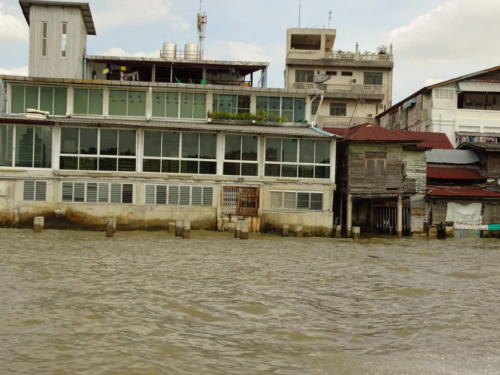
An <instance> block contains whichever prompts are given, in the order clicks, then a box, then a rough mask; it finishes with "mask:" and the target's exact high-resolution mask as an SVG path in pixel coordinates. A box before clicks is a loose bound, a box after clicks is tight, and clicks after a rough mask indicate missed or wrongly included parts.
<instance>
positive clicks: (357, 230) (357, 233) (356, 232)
mask: <svg viewBox="0 0 500 375" xmlns="http://www.w3.org/2000/svg"><path fill="white" fill-rule="evenodd" d="M360 235H361V228H360V227H352V238H353V239H355V240H358V239H359V236H360Z"/></svg>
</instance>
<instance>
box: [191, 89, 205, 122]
mask: <svg viewBox="0 0 500 375" xmlns="http://www.w3.org/2000/svg"><path fill="white" fill-rule="evenodd" d="M193 117H194V118H206V117H207V95H206V94H194V97H193Z"/></svg>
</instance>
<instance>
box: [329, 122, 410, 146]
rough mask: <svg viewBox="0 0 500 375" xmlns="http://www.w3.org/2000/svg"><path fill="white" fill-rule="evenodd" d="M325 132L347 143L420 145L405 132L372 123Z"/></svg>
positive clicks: (330, 129) (331, 129)
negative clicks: (339, 137) (337, 136)
mask: <svg viewBox="0 0 500 375" xmlns="http://www.w3.org/2000/svg"><path fill="white" fill-rule="evenodd" d="M324 130H325V131H327V132H330V133H332V134H337V135H339V136H341V137H344V139H345V140H347V141H358V142H391V143H419V142H418V140H415V138H414V137H410V136H408V135H407V134H405V132H401V131H394V130H389V129H385V128H382V127H381V126H378V125H374V124H370V123H365V124H360V125H356V126H353V127H352V128H347V129H339V128H324Z"/></svg>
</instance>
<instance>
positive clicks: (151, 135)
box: [144, 131, 161, 157]
mask: <svg viewBox="0 0 500 375" xmlns="http://www.w3.org/2000/svg"><path fill="white" fill-rule="evenodd" d="M144 156H157V157H159V156H161V132H151V131H145V132H144Z"/></svg>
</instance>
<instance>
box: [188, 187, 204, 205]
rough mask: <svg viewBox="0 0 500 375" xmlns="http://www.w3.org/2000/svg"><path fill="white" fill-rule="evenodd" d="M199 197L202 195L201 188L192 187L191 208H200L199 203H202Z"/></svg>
mask: <svg viewBox="0 0 500 375" xmlns="http://www.w3.org/2000/svg"><path fill="white" fill-rule="evenodd" d="M201 195H202V188H201V186H193V190H192V197H191V205H192V206H201V201H202V197H201Z"/></svg>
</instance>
